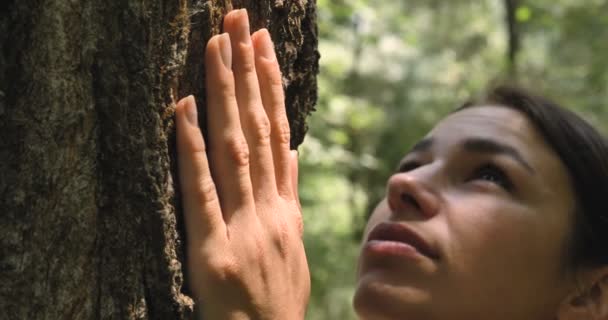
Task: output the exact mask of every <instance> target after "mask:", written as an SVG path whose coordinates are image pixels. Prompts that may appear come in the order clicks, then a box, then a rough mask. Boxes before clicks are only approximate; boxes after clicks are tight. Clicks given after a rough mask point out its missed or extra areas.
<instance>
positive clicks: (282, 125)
mask: <svg viewBox="0 0 608 320" xmlns="http://www.w3.org/2000/svg"><path fill="white" fill-rule="evenodd" d="M274 129H275V134H274V135H273V136H274V138H275V140H276V142H278V143H279V144H281V145H285V144H287V145H289V142H290V141H291V131H290V128H289V123H288V122H287V120H280V121H277V122H276V125H275V128H274Z"/></svg>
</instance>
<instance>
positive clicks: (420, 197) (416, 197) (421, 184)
mask: <svg viewBox="0 0 608 320" xmlns="http://www.w3.org/2000/svg"><path fill="white" fill-rule="evenodd" d="M387 202H388V206H389V208H390V209H391V213H392V214H393V215H403V214H407V215H417V218H421V219H430V218H432V217H434V216H435V215H437V213H438V211H439V204H440V199H439V196H438V195H437V193H436V192H435V191H434V190H432V189H431V188H430V186H429V185H427V184H426V183H425V181H423V180H422V178H421V177H418V176H416V175H414V174H411V172H402V173H396V174H394V175H392V176H391V177H390V178H389V180H388V186H387Z"/></svg>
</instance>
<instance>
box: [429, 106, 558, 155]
mask: <svg viewBox="0 0 608 320" xmlns="http://www.w3.org/2000/svg"><path fill="white" fill-rule="evenodd" d="M428 136H432V137H433V138H434V140H441V141H443V142H447V143H450V144H451V143H456V142H458V140H462V139H464V138H466V137H477V138H490V139H492V140H496V141H498V142H502V143H507V144H509V145H511V146H513V147H518V149H519V148H525V147H526V146H530V147H533V148H535V147H539V146H543V147H544V149H548V146H547V145H546V143H545V142H544V139H543V138H542V137H541V136H540V134H539V133H538V132H537V130H536V128H534V126H533V125H532V123H531V122H530V120H528V118H527V117H526V116H525V115H524V114H523V113H522V112H520V111H518V110H515V109H512V108H508V107H502V106H479V107H470V108H466V109H463V110H460V111H458V112H455V113H452V114H450V115H449V116H448V117H446V118H444V119H443V120H442V121H441V122H439V123H438V124H437V125H436V126H435V127H434V128H433V130H431V132H430V133H429V134H428ZM520 151H521V152H524V151H525V150H520Z"/></svg>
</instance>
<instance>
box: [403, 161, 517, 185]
mask: <svg viewBox="0 0 608 320" xmlns="http://www.w3.org/2000/svg"><path fill="white" fill-rule="evenodd" d="M419 166H420V163H418V162H406V163H403V164H401V165H399V168H397V171H398V172H408V171H411V170H414V169H416V168H418V167H419ZM488 174H490V175H492V176H493V177H495V178H496V179H486V178H488ZM477 179H482V180H486V181H487V182H490V183H493V184H495V185H497V186H499V187H501V188H503V189H505V190H507V191H511V190H512V189H513V183H512V182H511V179H509V176H508V175H507V174H506V173H505V171H504V170H503V169H501V168H500V167H499V166H497V165H495V164H493V163H484V164H482V165H481V166H479V167H477V168H476V169H475V170H474V171H473V174H472V175H471V177H470V178H469V179H467V181H473V180H477Z"/></svg>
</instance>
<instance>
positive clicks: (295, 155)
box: [289, 150, 299, 160]
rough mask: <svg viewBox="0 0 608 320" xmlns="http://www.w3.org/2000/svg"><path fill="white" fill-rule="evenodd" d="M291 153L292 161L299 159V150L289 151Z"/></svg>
mask: <svg viewBox="0 0 608 320" xmlns="http://www.w3.org/2000/svg"><path fill="white" fill-rule="evenodd" d="M289 153H290V155H291V158H292V159H294V160H297V159H298V155H299V153H298V150H289Z"/></svg>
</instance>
